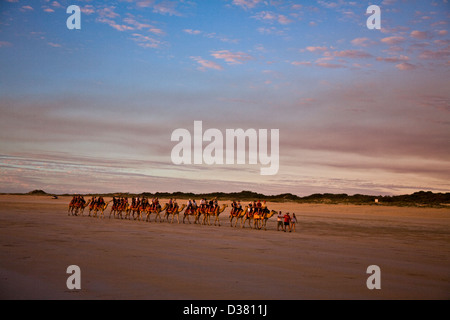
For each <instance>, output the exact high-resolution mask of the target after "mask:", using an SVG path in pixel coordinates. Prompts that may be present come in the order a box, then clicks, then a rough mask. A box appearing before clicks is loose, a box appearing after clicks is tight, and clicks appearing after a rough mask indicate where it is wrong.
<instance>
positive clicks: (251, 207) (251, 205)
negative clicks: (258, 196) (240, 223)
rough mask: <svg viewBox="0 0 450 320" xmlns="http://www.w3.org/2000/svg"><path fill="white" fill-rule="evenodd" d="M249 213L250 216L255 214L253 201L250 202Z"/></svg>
mask: <svg viewBox="0 0 450 320" xmlns="http://www.w3.org/2000/svg"><path fill="white" fill-rule="evenodd" d="M248 214H249V216H250V217H251V216H253V202H251V201H250V202H249V203H248Z"/></svg>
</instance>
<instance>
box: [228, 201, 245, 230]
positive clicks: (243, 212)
mask: <svg viewBox="0 0 450 320" xmlns="http://www.w3.org/2000/svg"><path fill="white" fill-rule="evenodd" d="M247 210H248V206H245V209H244V210H241V212H239V215H232V214H231V212H230V227H232V226H233V219H234V218H236V223H235V224H234V226H235V227H236V226H237V224H238V222H239V220H241V223H242V218H243V217H244V216H245V215H246V214H247Z"/></svg>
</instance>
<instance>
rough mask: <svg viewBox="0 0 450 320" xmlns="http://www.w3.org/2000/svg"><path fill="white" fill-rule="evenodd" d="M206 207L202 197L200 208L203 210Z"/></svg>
mask: <svg viewBox="0 0 450 320" xmlns="http://www.w3.org/2000/svg"><path fill="white" fill-rule="evenodd" d="M205 207H206V200H205V198H202V200H200V208H201V209H202V210H203V209H204V208H205Z"/></svg>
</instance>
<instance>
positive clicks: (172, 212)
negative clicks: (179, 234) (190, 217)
mask: <svg viewBox="0 0 450 320" xmlns="http://www.w3.org/2000/svg"><path fill="white" fill-rule="evenodd" d="M184 208H186V205H185V204H183V205H181V208H180V207H179V206H177V207H176V208H174V209H172V210H169V209H166V214H165V215H164V218H166V221H169V215H172V220H171V221H170V223H173V220H174V219H175V215H176V216H177V221H178V224H179V223H180V213H181V212H183V210H184Z"/></svg>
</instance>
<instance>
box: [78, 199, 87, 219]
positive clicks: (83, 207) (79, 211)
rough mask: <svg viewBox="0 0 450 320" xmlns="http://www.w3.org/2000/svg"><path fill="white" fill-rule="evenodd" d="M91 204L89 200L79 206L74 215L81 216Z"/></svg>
mask: <svg viewBox="0 0 450 320" xmlns="http://www.w3.org/2000/svg"><path fill="white" fill-rule="evenodd" d="M90 202H91V199H89V200H88V201H87V202H86V203H85V204H84V205H83V204H82V205H80V206H78V208H77V209H76V210H75V215H76V216H77V215H78V213H81V216H83V213H84V209H85V208H86V207H87V206H88V205H89V203H90Z"/></svg>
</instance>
